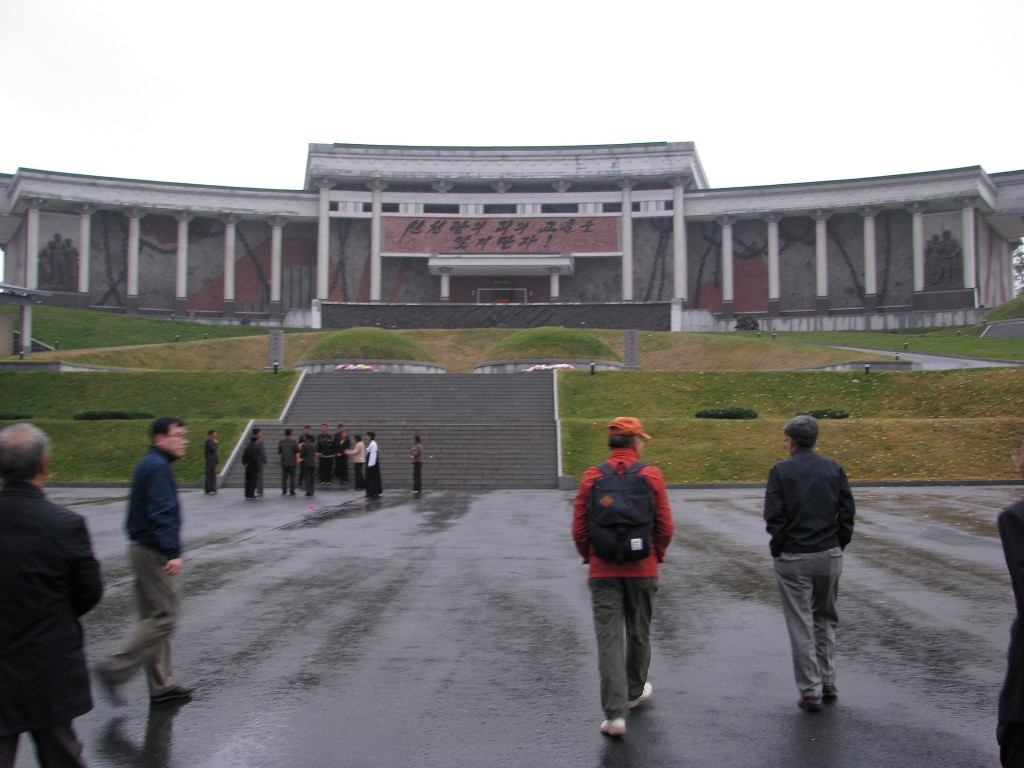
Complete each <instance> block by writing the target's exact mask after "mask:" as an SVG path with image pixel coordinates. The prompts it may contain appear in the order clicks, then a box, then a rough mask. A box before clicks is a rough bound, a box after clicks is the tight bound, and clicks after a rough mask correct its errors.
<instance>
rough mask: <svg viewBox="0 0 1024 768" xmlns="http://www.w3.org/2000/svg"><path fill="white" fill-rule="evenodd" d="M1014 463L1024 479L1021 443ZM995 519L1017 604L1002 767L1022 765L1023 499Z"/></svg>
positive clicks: (1000, 731) (1002, 702)
mask: <svg viewBox="0 0 1024 768" xmlns="http://www.w3.org/2000/svg"><path fill="white" fill-rule="evenodd" d="M1013 463H1014V465H1015V466H1016V467H1017V473H1018V474H1019V475H1020V476H1021V477H1022V478H1024V446H1021V452H1020V453H1016V454H1014V456H1013ZM996 522H997V524H998V527H999V539H1000V541H1002V543H1003V554H1004V555H1005V557H1006V568H1007V570H1008V571H1009V572H1010V585H1011V586H1012V587H1013V599H1014V602H1015V603H1016V607H1017V614H1016V616H1015V617H1014V619H1013V625H1012V626H1011V627H1010V647H1009V650H1008V651H1007V654H1006V678H1005V679H1004V681H1003V688H1002V691H1000V693H999V722H998V725H997V726H996V740H997V741H998V742H999V760H1000V762H1001V763H1002V765H1003V768H1011V766H1012V768H1024V499H1022V500H1020V501H1018V502H1015V503H1013V504H1011V505H1010V506H1008V507H1007V508H1006V509H1004V510H1003V511H1002V512H1000V513H999V517H998V518H996Z"/></svg>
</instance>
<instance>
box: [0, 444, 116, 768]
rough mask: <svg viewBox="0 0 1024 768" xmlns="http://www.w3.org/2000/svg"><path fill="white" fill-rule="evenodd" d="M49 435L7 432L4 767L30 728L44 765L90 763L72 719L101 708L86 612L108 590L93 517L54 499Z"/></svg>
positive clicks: (0, 591)
mask: <svg viewBox="0 0 1024 768" xmlns="http://www.w3.org/2000/svg"><path fill="white" fill-rule="evenodd" d="M49 457H50V441H49V440H48V439H47V437H46V435H45V434H43V433H42V431H40V430H39V429H37V428H36V427H34V426H32V425H31V424H15V425H13V426H10V427H7V428H6V429H4V430H2V431H0V478H2V479H3V483H4V484H3V489H2V490H0V766H3V767H4V768H6V767H7V766H13V765H14V760H15V755H16V753H17V749H18V738H19V735H20V734H22V733H25V732H31V734H32V739H33V741H34V742H35V746H36V756H37V758H38V760H39V765H41V766H44V768H46V767H47V766H62V767H63V766H84V765H85V763H84V762H83V760H82V744H81V742H79V740H78V738H77V736H76V735H75V732H74V729H73V728H72V725H71V722H72V720H73V719H74V718H76V717H78V716H79V715H84V714H85V713H86V712H88V711H89V710H91V709H92V696H91V693H90V690H89V672H88V670H87V668H86V664H85V650H84V642H83V635H82V625H81V623H80V622H79V617H80V616H82V615H83V614H84V613H86V612H87V611H89V610H90V609H91V608H92V607H93V606H94V605H96V603H98V602H99V599H100V596H101V595H102V594H103V586H102V583H101V582H100V566H99V563H98V562H97V561H96V558H95V557H94V556H93V553H92V544H91V542H90V540H89V531H88V529H87V528H86V524H85V518H83V517H82V516H81V515H79V514H76V513H74V512H72V511H71V510H68V509H64V508H63V507H59V506H57V505H56V504H53V503H51V502H49V501H47V500H46V496H45V495H44V494H43V484H44V483H45V481H46V477H47V472H48V464H49Z"/></svg>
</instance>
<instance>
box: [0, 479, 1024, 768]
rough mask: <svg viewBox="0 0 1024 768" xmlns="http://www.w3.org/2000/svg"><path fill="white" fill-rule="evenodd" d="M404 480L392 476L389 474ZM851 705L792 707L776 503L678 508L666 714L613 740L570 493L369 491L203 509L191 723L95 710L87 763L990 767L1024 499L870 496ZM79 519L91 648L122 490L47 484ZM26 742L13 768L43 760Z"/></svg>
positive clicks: (731, 494)
mask: <svg viewBox="0 0 1024 768" xmlns="http://www.w3.org/2000/svg"><path fill="white" fill-rule="evenodd" d="M385 483H386V478H385ZM855 493H856V496H857V501H858V518H857V529H856V533H855V538H854V542H853V544H852V545H851V546H850V547H849V548H848V550H847V557H846V558H845V569H846V570H845V573H844V575H843V581H842V588H841V598H840V614H841V626H840V631H839V639H838V668H839V678H838V684H839V690H840V698H839V701H838V702H837V703H836V704H834V705H832V706H829V707H827V708H826V709H825V710H824V711H823V712H821V713H820V714H817V715H812V714H807V713H804V712H802V711H801V710H800V709H798V708H797V707H796V698H797V691H796V687H795V685H794V683H793V679H792V673H791V668H790V660H789V648H788V642H787V639H786V631H785V626H784V623H783V619H782V615H781V610H780V607H779V603H778V596H777V594H776V588H775V584H774V577H773V574H772V567H771V558H770V557H769V553H768V547H767V536H766V535H765V533H764V528H763V524H762V521H761V517H760V509H761V498H762V492H761V490H760V489H755V488H748V489H732V490H717V489H714V490H707V489H673V490H670V497H671V500H672V503H673V507H674V511H675V516H676V522H677V535H676V538H675V542H674V544H673V546H672V548H671V549H670V550H669V558H668V561H667V562H666V563H665V565H664V566H663V569H662V576H661V589H660V592H659V595H658V602H657V606H656V615H655V626H654V632H653V646H654V659H653V664H652V668H651V682H652V683H653V685H654V691H655V693H654V698H653V699H652V701H651V702H650V703H649V705H647V706H646V707H645V708H643V709H640V710H637V711H636V712H635V713H634V714H633V716H632V717H631V718H630V721H629V733H628V735H627V737H626V739H625V740H622V741H614V740H610V739H608V738H606V737H603V736H601V735H600V734H599V733H598V729H597V727H598V724H599V722H600V720H601V719H602V718H601V711H600V706H599V699H598V685H597V671H596V660H595V650H594V638H593V630H592V626H591V619H590V608H589V594H588V591H587V588H586V569H585V568H584V567H583V566H582V565H580V564H579V561H578V557H577V556H576V554H575V551H574V549H573V547H572V544H571V541H570V539H569V519H570V506H571V500H572V497H573V494H572V493H570V492H561V491H492V492H487V493H482V494H478V495H463V494H454V493H447V492H442V491H429V490H428V491H427V492H426V493H425V494H424V495H423V497H422V498H417V497H413V496H412V495H411V494H409V493H408V492H402V493H398V492H394V493H388V491H387V490H386V485H385V495H384V497H383V498H382V500H380V501H378V502H367V501H366V500H365V499H363V498H362V497H360V496H357V495H356V494H355V493H354V492H342V491H336V492H333V493H331V492H327V493H318V494H317V496H316V497H315V498H314V504H312V505H310V504H308V503H307V500H306V499H305V497H302V496H297V497H284V498H282V497H281V496H279V495H270V496H268V497H266V498H265V499H262V500H259V501H244V500H243V498H242V492H241V490H237V489H236V490H230V491H226V492H221V493H219V494H218V495H216V496H204V495H203V494H202V493H201V492H199V491H193V490H188V491H184V492H183V502H184V505H185V510H186V512H185V514H186V541H187V551H186V569H185V572H184V576H183V578H184V589H185V602H184V609H185V613H184V618H183V621H182V624H181V626H180V628H179V631H178V635H177V637H176V639H175V644H174V652H175V670H176V673H177V675H178V676H179V678H180V679H181V681H182V682H185V683H187V684H191V685H195V686H197V693H196V696H195V699H194V701H193V702H192V703H189V704H186V705H184V706H181V707H163V708H155V709H152V710H151V709H150V708H149V706H148V702H147V698H146V691H145V684H144V682H143V681H142V680H141V679H140V678H137V679H135V680H133V681H131V682H130V683H129V684H128V685H127V686H126V693H127V695H128V698H129V704H128V706H126V707H123V708H114V707H111V706H110V705H109V704H107V703H106V702H105V701H103V700H102V699H100V698H99V697H97V706H96V708H95V710H94V711H93V712H91V713H89V714H88V715H86V716H84V717H82V718H80V719H79V720H78V721H77V728H78V731H79V733H80V735H81V736H82V737H83V740H84V742H85V745H86V758H87V760H88V761H89V765H90V766H93V768H104V767H107V766H109V767H114V766H120V767H125V766H140V767H142V766H144V767H145V768H170V767H171V766H174V767H180V768H204V767H208V768H221V767H228V766H237V767H238V768H242V767H243V766H244V767H245V768H254V767H256V766H266V767H267V768H281V767H282V766H294V767H295V768H339V767H345V766H353V767H357V766H358V767H360V768H365V767H367V766H381V767H383V766H388V767H396V766H414V767H415V768H431V767H433V766H436V767H437V768H452V767H453V766H466V767H467V768H468V767H470V766H474V767H478V766H482V767H489V766H513V767H519V766H522V767H523V768H527V767H529V768H537V767H545V766H565V768H578V766H621V767H623V768H625V767H626V766H642V767H643V768H656V767H657V766H672V767H673V768H676V767H679V766H706V767H707V768H721V767H722V766H729V767H730V768H738V767H742V766H751V767H752V768H753V767H754V766H756V767H757V768H772V767H774V766H779V767H780V768H781V767H782V766H786V767H787V768H788V767H790V766H811V765H814V766H827V767H828V768H854V767H856V768H864V767H865V766H901V768H915V767H918V766H919V767H920V768H926V767H927V768H934V767H935V766H960V767H964V766H972V767H973V766H977V767H979V768H980V767H981V766H986V767H990V766H996V765H997V764H998V760H997V750H996V744H995V738H994V732H995V722H996V720H995V718H996V696H997V693H998V691H999V687H1000V683H1001V680H1002V675H1003V671H1004V664H1005V652H1006V645H1007V640H1008V630H1009V626H1010V622H1011V620H1012V618H1013V611H1014V603H1013V596H1012V593H1011V590H1010V586H1009V580H1008V577H1007V575H1006V571H1005V566H1004V564H1003V559H1002V553H1001V549H1000V547H999V542H998V538H997V535H996V530H995V526H994V519H995V515H996V513H997V511H998V509H999V508H1001V507H1002V506H1003V505H1005V504H1007V503H1009V502H1010V501H1012V500H1014V499H1015V498H1017V497H1018V496H1019V494H1020V488H1017V487H1012V486H982V487H977V486H974V487H970V488H964V487H938V488H936V487H903V488H858V489H855ZM50 497H51V498H53V499H54V500H56V501H58V502H59V503H63V504H66V505H68V506H71V507H73V508H74V509H76V510H78V511H80V512H82V513H83V514H85V515H86V516H87V517H88V519H89V524H90V529H91V532H92V536H93V539H94V546H95V549H96V552H97V554H98V556H99V557H100V558H101V559H102V561H103V573H104V579H105V583H106V595H105V597H104V599H103V601H102V602H101V604H100V605H99V607H98V608H97V609H96V610H95V611H94V612H93V613H92V614H90V615H89V616H88V618H87V621H86V625H87V640H88V653H89V656H90V658H91V659H92V660H93V661H95V660H99V659H100V658H102V656H103V654H105V653H107V652H109V651H111V650H112V649H113V648H114V647H115V645H116V644H117V643H118V641H119V640H120V639H121V638H122V637H123V636H124V635H125V634H126V633H127V632H128V630H129V628H130V627H131V626H132V621H133V618H132V617H133V611H134V609H133V605H132V597H131V580H132V577H131V573H130V571H129V569H128V566H127V562H126V557H125V545H124V540H123V535H122V533H121V525H122V518H123V514H124V507H125V497H124V492H123V491H119V490H114V489H97V488H67V487H65V488H55V489H52V490H51V491H50ZM34 764H35V763H34V762H33V758H32V755H31V748H30V747H29V746H28V744H26V743H24V742H23V745H22V750H21V754H20V755H19V759H18V762H17V766H18V768H29V767H30V766H33V765H34Z"/></svg>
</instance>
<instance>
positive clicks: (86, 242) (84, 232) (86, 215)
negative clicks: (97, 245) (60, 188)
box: [78, 205, 95, 307]
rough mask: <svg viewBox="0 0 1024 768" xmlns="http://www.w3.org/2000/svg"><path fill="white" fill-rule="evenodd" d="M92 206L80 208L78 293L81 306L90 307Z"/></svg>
mask: <svg viewBox="0 0 1024 768" xmlns="http://www.w3.org/2000/svg"><path fill="white" fill-rule="evenodd" d="M94 210H95V208H93V207H92V206H91V205H82V206H79V208H78V293H79V299H80V300H81V305H82V306H83V307H87V306H89V304H90V303H91V302H90V301H89V270H90V269H91V267H90V262H91V260H92V258H91V257H92V212H93V211H94Z"/></svg>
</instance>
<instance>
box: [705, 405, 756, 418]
mask: <svg viewBox="0 0 1024 768" xmlns="http://www.w3.org/2000/svg"><path fill="white" fill-rule="evenodd" d="M694 416H695V417H696V418H698V419H756V418H757V411H755V410H754V409H753V408H739V407H735V406H734V407H732V408H706V409H704V410H703V411H697V413H695V414H694Z"/></svg>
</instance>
